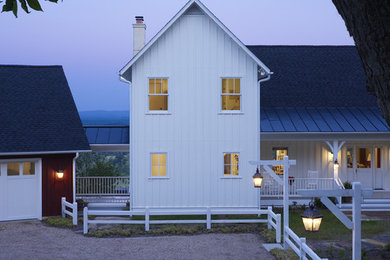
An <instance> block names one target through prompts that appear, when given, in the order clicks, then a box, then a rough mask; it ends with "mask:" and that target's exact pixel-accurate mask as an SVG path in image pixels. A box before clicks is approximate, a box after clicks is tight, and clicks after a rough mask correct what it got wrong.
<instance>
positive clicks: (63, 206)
mask: <svg viewBox="0 0 390 260" xmlns="http://www.w3.org/2000/svg"><path fill="white" fill-rule="evenodd" d="M67 208H69V209H71V210H72V212H70V211H69V210H67ZM61 215H62V217H63V218H65V216H66V215H69V216H71V217H72V222H73V225H75V226H77V202H73V203H69V202H67V201H66V199H65V197H62V198H61Z"/></svg>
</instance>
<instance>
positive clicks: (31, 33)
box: [0, 0, 353, 111]
mask: <svg viewBox="0 0 390 260" xmlns="http://www.w3.org/2000/svg"><path fill="white" fill-rule="evenodd" d="M41 2H42V7H43V9H44V10H45V11H44V13H41V12H33V13H31V14H29V15H27V14H25V13H24V12H22V11H20V10H19V18H17V19H16V18H14V16H13V15H12V14H11V13H2V14H0V24H1V27H0V35H2V39H1V45H2V46H1V47H2V48H1V52H0V63H1V64H32V65H63V67H64V70H65V73H66V76H67V79H68V81H69V85H70V87H71V90H72V93H73V96H74V99H75V101H76V105H77V108H78V109H79V110H80V111H85V110H128V86H127V85H126V84H125V83H122V82H120V81H119V79H118V71H119V70H120V69H121V68H122V67H123V66H124V65H125V64H126V63H127V62H128V61H129V60H130V58H131V56H132V48H133V47H132V26H131V25H132V23H133V22H134V16H136V15H143V16H144V17H145V23H146V25H147V30H146V39H147V41H148V40H150V39H151V38H152V37H153V36H154V35H155V34H156V33H157V32H158V31H159V30H160V29H161V28H162V27H163V26H164V25H165V24H166V23H167V22H168V21H169V19H170V18H172V16H174V15H175V14H176V12H177V11H178V10H179V9H180V8H181V7H182V6H183V5H184V4H185V3H186V2H187V0H169V1H161V0H142V1H140V0H115V1H96V0H64V1H63V2H59V3H58V4H52V3H49V2H47V1H42V0H41ZM202 2H203V3H204V4H205V5H206V6H207V7H208V8H209V9H210V10H211V11H212V12H213V13H214V14H215V15H216V16H217V17H218V18H219V19H220V20H221V21H222V22H223V23H224V24H225V25H226V26H227V27H228V28H229V29H230V30H231V31H232V32H233V33H234V34H235V35H236V36H237V37H238V38H239V39H240V40H241V41H242V42H243V43H244V44H259V45H352V44H353V40H352V38H351V37H349V34H348V32H347V30H346V28H345V25H344V22H343V20H342V19H341V17H340V16H339V14H338V13H337V10H336V8H335V7H334V6H333V4H332V2H331V1H330V0H316V1H313V0H278V1H274V0H241V1H237V0H203V1H202ZM96 3H98V5H97V4H96ZM238 3H239V4H238ZM270 69H271V70H272V68H270Z"/></svg>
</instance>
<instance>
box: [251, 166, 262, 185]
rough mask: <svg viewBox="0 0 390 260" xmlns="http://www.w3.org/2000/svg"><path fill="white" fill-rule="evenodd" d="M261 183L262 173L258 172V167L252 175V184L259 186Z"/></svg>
mask: <svg viewBox="0 0 390 260" xmlns="http://www.w3.org/2000/svg"><path fill="white" fill-rule="evenodd" d="M262 183H263V175H262V174H261V173H260V172H259V168H256V173H255V174H254V175H253V184H254V185H255V188H260V187H261V184H262Z"/></svg>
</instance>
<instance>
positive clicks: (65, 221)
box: [43, 216, 73, 228]
mask: <svg viewBox="0 0 390 260" xmlns="http://www.w3.org/2000/svg"><path fill="white" fill-rule="evenodd" d="M43 222H44V223H46V224H48V225H50V226H53V227H67V228H71V227H73V223H72V219H71V218H69V217H66V218H63V217H61V216H55V217H46V218H44V219H43Z"/></svg>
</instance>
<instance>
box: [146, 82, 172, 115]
mask: <svg viewBox="0 0 390 260" xmlns="http://www.w3.org/2000/svg"><path fill="white" fill-rule="evenodd" d="M150 79H166V80H167V85H168V93H167V94H163V93H159V94H150V93H149V80H150ZM146 86H147V87H146V112H145V114H146V115H170V114H171V112H170V111H171V102H170V100H171V99H170V96H169V89H170V83H169V77H167V76H161V77H156V76H153V77H147V82H146ZM149 96H167V97H168V102H167V105H168V110H149Z"/></svg>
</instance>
